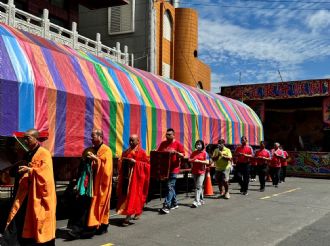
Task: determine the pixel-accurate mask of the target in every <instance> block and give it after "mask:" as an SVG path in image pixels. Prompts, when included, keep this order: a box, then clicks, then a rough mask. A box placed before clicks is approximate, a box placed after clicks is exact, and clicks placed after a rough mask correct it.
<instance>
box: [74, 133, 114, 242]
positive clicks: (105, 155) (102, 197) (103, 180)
mask: <svg viewBox="0 0 330 246" xmlns="http://www.w3.org/2000/svg"><path fill="white" fill-rule="evenodd" d="M91 138H92V143H93V147H92V148H88V149H87V150H85V151H84V152H86V151H87V158H89V159H90V160H91V161H92V173H93V176H92V177H91V179H92V180H93V187H92V195H90V196H87V195H81V196H80V197H79V198H78V202H77V208H78V209H80V210H81V208H82V212H81V213H80V215H79V216H78V220H75V221H73V222H72V224H73V225H72V226H71V228H72V230H71V231H69V235H70V236H71V237H72V239H78V238H80V237H91V236H93V235H94V234H98V235H100V234H103V233H106V232H107V231H108V225H109V217H110V199H111V190H112V171H113V161H112V151H111V149H110V148H109V147H108V146H107V145H105V144H104V143H103V131H102V130H99V129H94V130H93V131H92V135H91ZM89 149H90V150H91V151H89ZM92 150H93V151H92ZM93 152H94V153H96V154H94V153H93ZM84 182H85V180H84ZM84 210H85V211H84Z"/></svg>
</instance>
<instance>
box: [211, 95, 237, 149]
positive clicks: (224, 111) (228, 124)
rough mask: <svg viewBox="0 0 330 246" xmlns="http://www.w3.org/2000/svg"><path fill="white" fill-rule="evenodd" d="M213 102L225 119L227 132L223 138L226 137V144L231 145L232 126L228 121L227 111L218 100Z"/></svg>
mask: <svg viewBox="0 0 330 246" xmlns="http://www.w3.org/2000/svg"><path fill="white" fill-rule="evenodd" d="M213 100H214V102H215V103H216V104H217V105H218V108H219V109H220V111H221V113H222V115H223V116H224V117H225V119H226V126H227V132H226V133H225V136H226V137H228V139H227V141H228V143H231V140H232V139H233V124H232V120H231V119H230V116H229V114H228V113H227V111H226V110H225V109H224V108H223V106H222V103H221V102H220V100H219V99H218V98H214V99H213ZM216 112H219V111H218V110H216ZM233 120H234V119H233ZM221 129H223V128H221ZM223 137H224V136H223ZM229 141H230V142H229Z"/></svg>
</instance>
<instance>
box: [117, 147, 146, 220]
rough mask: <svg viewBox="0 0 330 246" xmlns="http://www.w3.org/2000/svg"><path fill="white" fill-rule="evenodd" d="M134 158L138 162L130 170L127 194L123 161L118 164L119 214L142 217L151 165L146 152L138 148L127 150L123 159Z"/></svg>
mask: <svg viewBox="0 0 330 246" xmlns="http://www.w3.org/2000/svg"><path fill="white" fill-rule="evenodd" d="M124 157H126V158H132V159H134V160H135V161H136V162H135V164H134V165H133V166H131V167H130V168H129V181H128V189H127V193H125V192H124V190H123V184H124V176H123V168H122V161H121V160H120V161H119V163H118V171H119V172H118V173H119V174H118V186H117V195H118V203H117V213H118V214H124V215H133V214H135V215H140V214H142V209H143V206H144V203H145V202H146V200H147V195H148V189H149V180H150V163H149V159H148V157H147V155H146V152H145V151H144V150H143V149H141V148H139V147H137V148H135V149H134V150H132V149H130V148H129V149H127V150H126V151H125V152H124V153H123V154H122V158H124Z"/></svg>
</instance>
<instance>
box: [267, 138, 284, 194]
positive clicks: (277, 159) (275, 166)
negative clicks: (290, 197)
mask: <svg viewBox="0 0 330 246" xmlns="http://www.w3.org/2000/svg"><path fill="white" fill-rule="evenodd" d="M279 147H280V144H279V143H274V149H272V150H271V154H272V159H271V161H270V165H269V174H270V176H271V178H272V181H273V185H274V186H275V187H276V188H277V187H278V182H279V180H280V171H281V161H282V159H283V158H284V156H283V151H282V150H281V149H280V148H279Z"/></svg>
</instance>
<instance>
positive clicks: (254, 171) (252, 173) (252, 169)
mask: <svg viewBox="0 0 330 246" xmlns="http://www.w3.org/2000/svg"><path fill="white" fill-rule="evenodd" d="M250 176H251V179H255V178H256V176H257V166H254V165H250Z"/></svg>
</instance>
